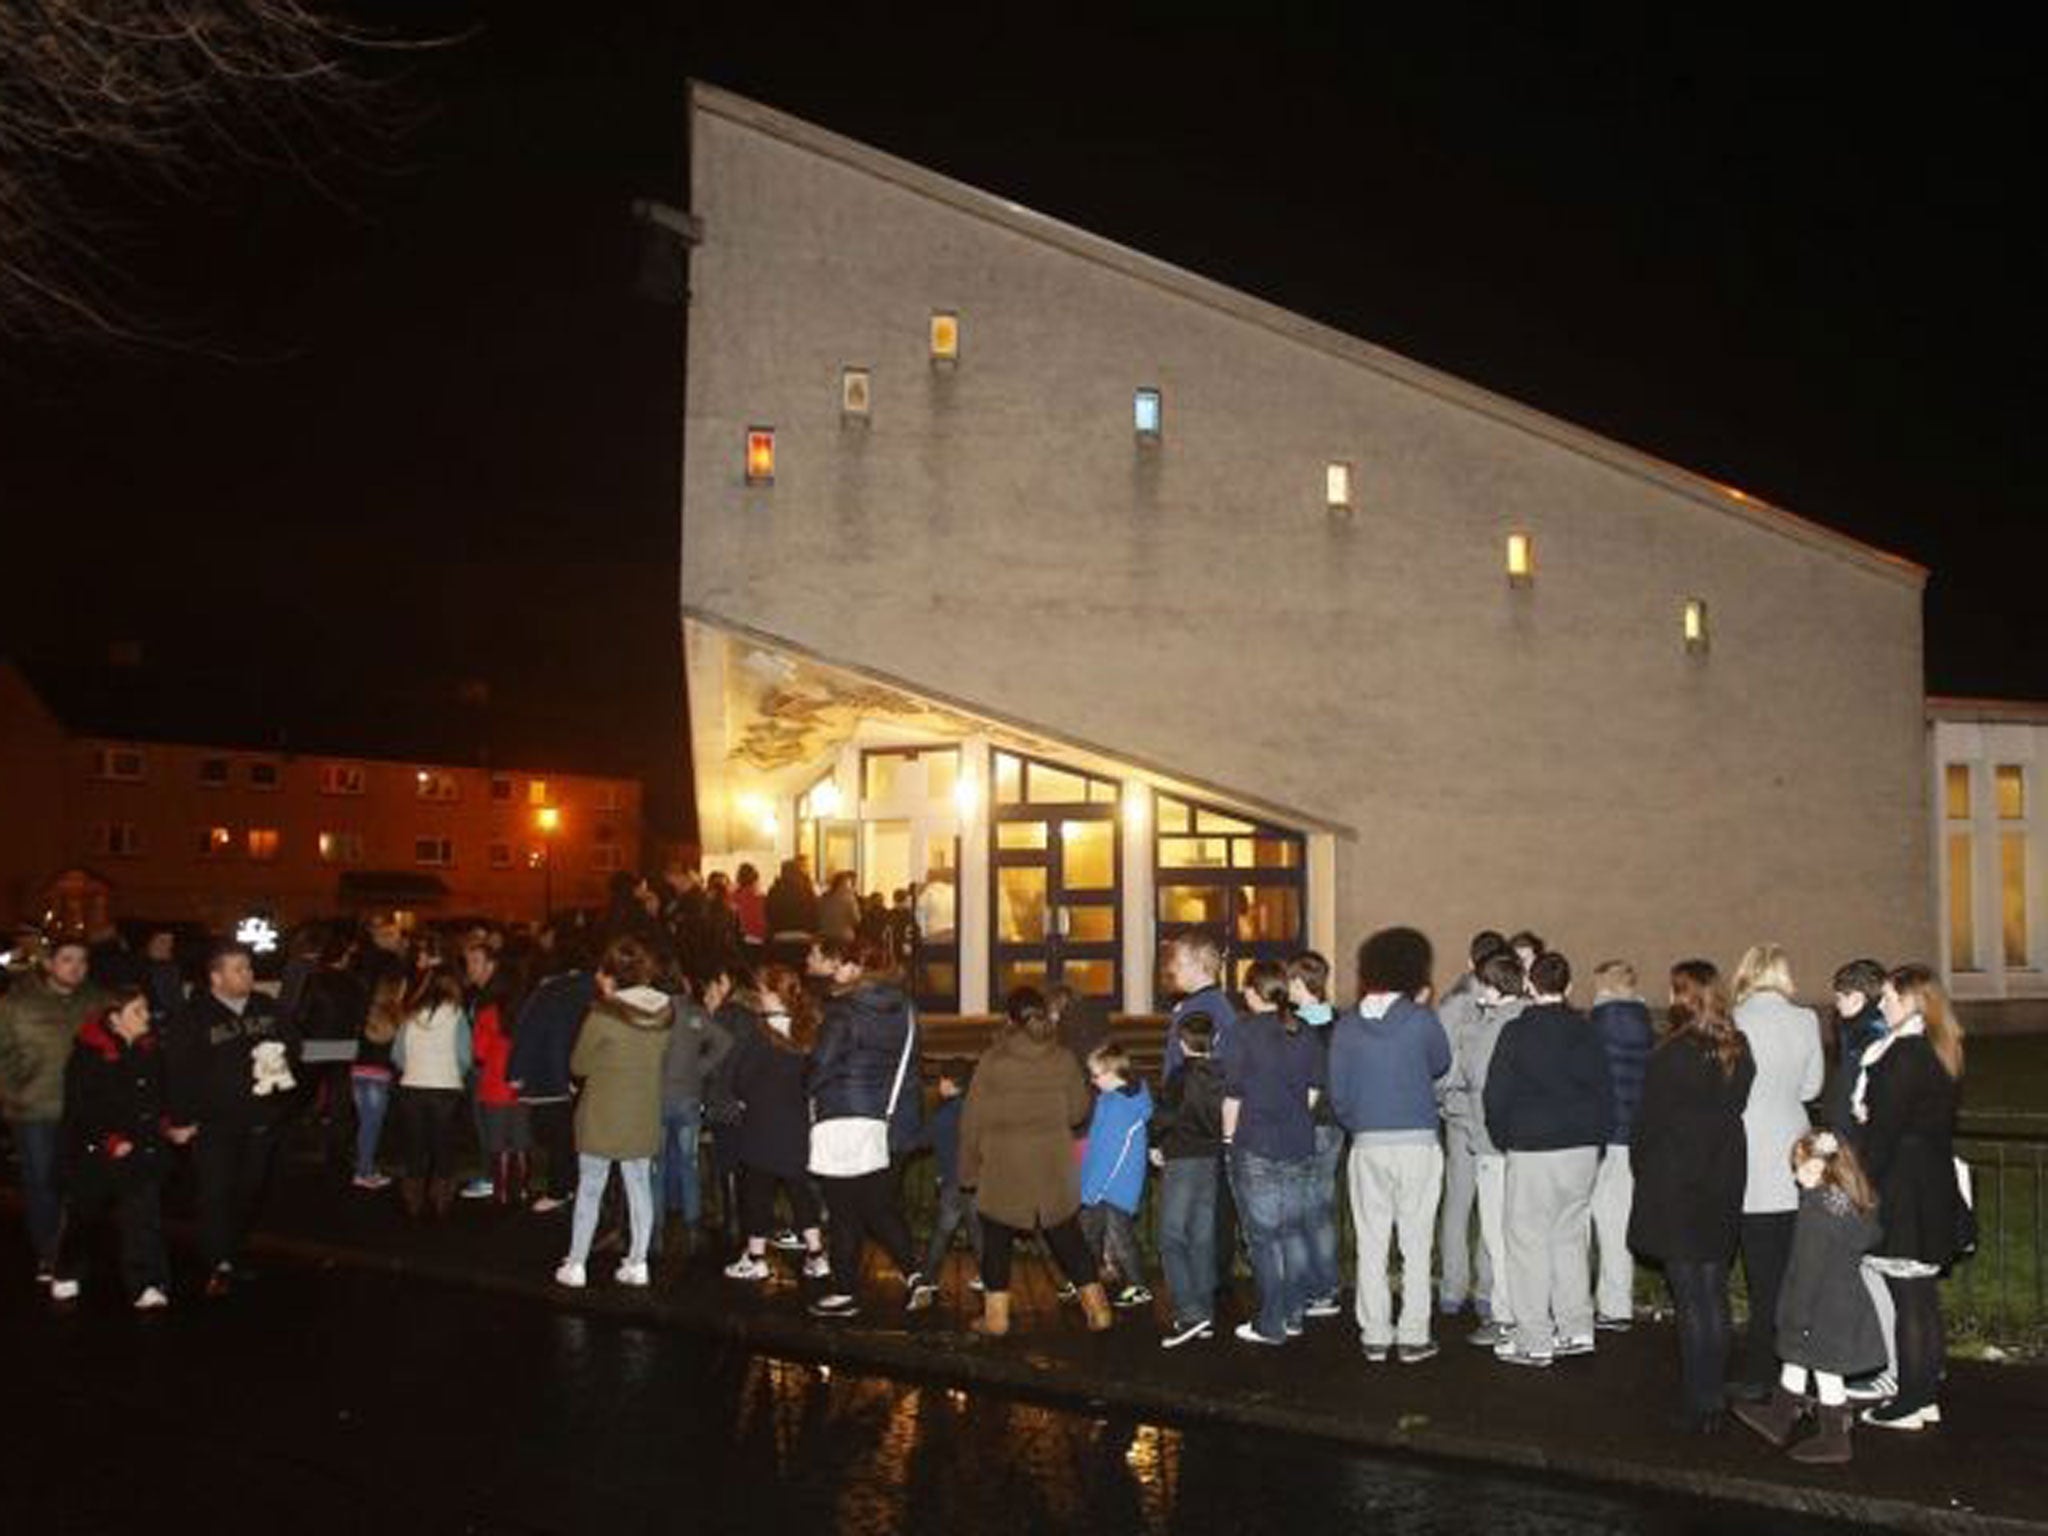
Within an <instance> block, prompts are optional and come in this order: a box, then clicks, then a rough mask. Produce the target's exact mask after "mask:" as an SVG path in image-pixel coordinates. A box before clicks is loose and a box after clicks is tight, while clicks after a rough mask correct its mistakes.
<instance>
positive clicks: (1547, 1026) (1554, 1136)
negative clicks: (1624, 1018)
mask: <svg viewBox="0 0 2048 1536" xmlns="http://www.w3.org/2000/svg"><path fill="white" fill-rule="evenodd" d="M1484 1103H1485V1106H1486V1129H1487V1133H1488V1134H1489V1135H1490V1136H1492V1138H1493V1140H1494V1144H1495V1145H1496V1146H1498V1147H1499V1148H1500V1149H1501V1151H1503V1152H1560V1151H1564V1150H1566V1149H1567V1148H1571V1147H1599V1146H1605V1145H1606V1143H1607V1139H1608V1137H1609V1135H1610V1134H1612V1132H1613V1128H1614V1082H1613V1077H1612V1074H1611V1073H1610V1072H1609V1071H1608V1067H1607V1048H1606V1047H1605V1046H1603V1045H1602V1044H1601V1043H1600V1036H1599V1034H1598V1032H1596V1031H1595V1030H1594V1028H1593V1026H1592V1025H1591V1024H1590V1023H1588V1022H1587V1019H1586V1016H1585V1015H1584V1014H1582V1013H1580V1012H1579V1011H1578V1010H1577V1009H1576V1008H1573V1007H1571V1006H1570V1005H1569V1004H1566V1003H1531V1004H1530V1005H1529V1006H1528V1007H1527V1008H1525V1009H1523V1010H1522V1013H1521V1015H1520V1017H1518V1018H1516V1019H1515V1020H1513V1021H1512V1022H1511V1023H1510V1024H1509V1025H1508V1026H1507V1027H1506V1028H1505V1029H1503V1030H1502V1031H1501V1032H1500V1040H1499V1042H1498V1043H1497V1044H1496V1045H1495V1046H1494V1048H1493V1060H1492V1061H1491V1062H1490V1063H1489V1064H1488V1067H1487V1072H1486V1089H1485V1093H1484Z"/></svg>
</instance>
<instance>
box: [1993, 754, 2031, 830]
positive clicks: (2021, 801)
mask: <svg viewBox="0 0 2048 1536" xmlns="http://www.w3.org/2000/svg"><path fill="white" fill-rule="evenodd" d="M2026 814H2027V776H2026V771H2025V770H2024V769H2022V768H2021V767H2020V766H2019V765H2018V764H2017V763H2001V764H2000V765H1999V768H1998V819H1999V820H2000V821H2022V820H2024V819H2025V818H2026Z"/></svg>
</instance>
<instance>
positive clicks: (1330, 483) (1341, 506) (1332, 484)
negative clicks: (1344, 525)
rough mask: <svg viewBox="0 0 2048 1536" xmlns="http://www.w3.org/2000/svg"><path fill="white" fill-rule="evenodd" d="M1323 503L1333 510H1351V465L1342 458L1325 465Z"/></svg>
mask: <svg viewBox="0 0 2048 1536" xmlns="http://www.w3.org/2000/svg"><path fill="white" fill-rule="evenodd" d="M1323 505H1324V506H1325V507H1326V508H1328V509H1329V510H1330V511H1332V512H1349V511H1350V510H1351V466H1350V465H1349V464H1347V463H1346V462H1344V461H1343V460H1342V459H1332V460H1330V462H1329V463H1328V464H1326V465H1324V466H1323Z"/></svg>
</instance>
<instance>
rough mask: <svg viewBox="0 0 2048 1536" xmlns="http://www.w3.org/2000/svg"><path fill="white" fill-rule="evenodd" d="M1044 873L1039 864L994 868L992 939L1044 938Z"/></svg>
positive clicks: (1031, 941) (1028, 940)
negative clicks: (993, 927)
mask: <svg viewBox="0 0 2048 1536" xmlns="http://www.w3.org/2000/svg"><path fill="white" fill-rule="evenodd" d="M1045 877H1046V870H1045V869H1044V867H1043V866H1038V865H1033V866H1030V867H1018V866H1015V865H1008V866H1004V867H1003V868H1000V869H998V870H997V871H996V942H997V943H998V944H1042V943H1044V942H1045Z"/></svg>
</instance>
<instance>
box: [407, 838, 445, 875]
mask: <svg viewBox="0 0 2048 1536" xmlns="http://www.w3.org/2000/svg"><path fill="white" fill-rule="evenodd" d="M412 861H413V863H415V864H421V865H425V866H426V867H427V868H429V869H446V868H447V867H448V866H449V865H451V864H453V863H454V862H455V840H454V839H453V838H449V837H416V838H414V839H413V840H412Z"/></svg>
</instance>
